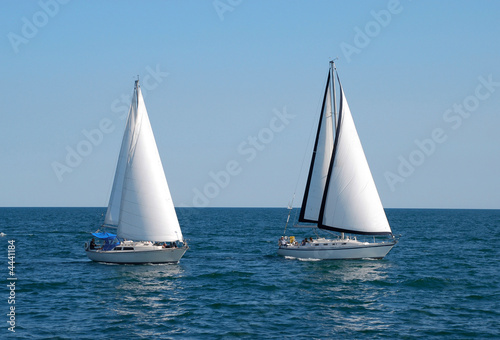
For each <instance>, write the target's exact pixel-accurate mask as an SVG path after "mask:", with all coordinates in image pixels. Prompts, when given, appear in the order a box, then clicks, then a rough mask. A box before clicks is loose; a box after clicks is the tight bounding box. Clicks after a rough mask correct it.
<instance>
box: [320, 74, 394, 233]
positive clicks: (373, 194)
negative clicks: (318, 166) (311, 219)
mask: <svg viewBox="0 0 500 340" xmlns="http://www.w3.org/2000/svg"><path fill="white" fill-rule="evenodd" d="M339 84H340V80H339ZM340 95H341V98H340V112H339V117H338V123H337V126H338V127H337V134H338V136H336V138H337V140H336V143H335V147H334V151H333V160H332V166H331V169H330V174H329V179H328V184H327V188H326V191H325V196H324V198H323V205H322V209H321V210H322V211H321V217H322V221H321V225H320V227H321V228H326V229H332V230H337V231H345V232H352V233H359V234H391V228H390V226H389V222H388V221H387V217H386V215H385V212H384V208H383V206H382V203H381V201H380V197H379V195H378V192H377V188H376V186H375V182H374V181H373V177H372V174H371V172H370V168H369V166H368V162H367V160H366V157H365V153H364V151H363V147H362V146H361V141H360V140H359V136H358V133H357V131H356V127H355V125H354V121H353V118H352V115H351V110H350V109H349V105H348V104H347V100H346V98H345V94H344V91H343V89H342V86H340Z"/></svg>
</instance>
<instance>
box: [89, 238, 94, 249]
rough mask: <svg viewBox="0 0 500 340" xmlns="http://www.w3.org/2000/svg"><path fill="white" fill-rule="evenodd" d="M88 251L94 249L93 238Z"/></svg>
mask: <svg viewBox="0 0 500 340" xmlns="http://www.w3.org/2000/svg"><path fill="white" fill-rule="evenodd" d="M89 248H90V249H95V240H94V238H93V237H92V240H91V241H90V246H89Z"/></svg>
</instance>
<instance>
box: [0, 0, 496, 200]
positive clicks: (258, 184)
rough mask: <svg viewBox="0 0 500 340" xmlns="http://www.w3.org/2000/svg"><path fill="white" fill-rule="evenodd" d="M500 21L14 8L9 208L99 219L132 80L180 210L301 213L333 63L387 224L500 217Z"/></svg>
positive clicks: (198, 9)
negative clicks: (77, 209)
mask: <svg viewBox="0 0 500 340" xmlns="http://www.w3.org/2000/svg"><path fill="white" fill-rule="evenodd" d="M498 22H500V3H499V2H495V1H474V2H472V1H440V2H434V1H403V0H401V1H357V2H352V3H351V2H347V1H311V2H310V1H305V0H304V1H249V0H242V1H238V0H220V1H210V0H208V1H120V2H118V1H77V0H73V1H63V0H40V1H8V2H5V3H3V6H2V11H1V13H0V27H1V31H0V33H1V36H2V39H1V42H0V50H1V56H2V63H0V68H1V75H2V81H1V82H0V87H1V93H2V106H1V108H0V112H1V116H2V124H1V125H0V145H1V146H2V147H1V148H2V149H1V150H2V157H1V158H0V169H1V170H0V171H1V174H2V176H0V188H1V190H0V206H106V205H107V201H108V197H109V193H110V191H111V185H112V179H113V178H112V177H113V174H114V167H115V164H116V160H117V155H118V151H119V147H120V141H121V137H122V132H123V129H124V126H125V120H124V119H123V113H124V112H125V111H126V109H124V108H125V107H127V106H128V105H129V99H128V97H129V96H130V95H131V93H132V90H133V83H134V80H135V78H136V77H137V75H140V78H141V82H142V84H143V85H142V87H143V90H144V96H145V101H146V106H147V108H148V113H149V116H150V120H151V123H152V125H153V131H154V133H155V136H156V140H157V143H158V148H159V151H160V155H161V157H162V161H163V165H164V168H165V173H166V176H167V180H168V182H169V186H170V190H171V193H172V197H173V199H174V203H175V205H176V206H179V207H181V206H186V207H191V206H212V207H213V206H223V207H224V206H257V207H267V206H269V207H284V206H286V205H287V204H288V203H289V202H290V200H291V199H292V197H293V194H294V192H296V198H295V201H294V205H295V206H298V205H300V202H301V199H302V193H303V187H304V185H305V179H306V173H307V166H308V164H309V161H310V153H311V148H312V145H311V143H312V139H313V133H312V131H313V130H314V129H315V124H317V122H316V119H317V116H318V112H319V106H320V101H321V97H322V95H323V93H322V92H323V89H324V83H325V81H326V74H327V70H328V61H329V59H330V58H333V57H338V58H339V60H338V61H337V68H338V70H339V73H340V77H341V80H342V84H343V87H344V90H345V92H346V97H347V100H348V101H349V105H350V107H351V110H352V113H353V116H354V120H355V123H356V126H357V129H358V133H359V135H360V138H361V141H362V143H363V146H364V149H365V153H366V156H367V158H368V162H369V164H370V167H371V170H372V173H373V176H374V179H375V182H376V184H377V187H378V190H379V193H380V196H381V199H382V202H383V204H384V206H385V207H388V208H398V207H409V208H497V209H498V208H500V181H499V179H498V174H499V173H500V153H499V151H498V148H499V145H500V133H499V131H498V130H499V127H500V115H499V107H500V63H499V57H500V44H499V42H498V36H500V25H498Z"/></svg>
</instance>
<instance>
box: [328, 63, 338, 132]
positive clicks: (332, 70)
mask: <svg viewBox="0 0 500 340" xmlns="http://www.w3.org/2000/svg"><path fill="white" fill-rule="evenodd" d="M330 74H331V79H332V81H331V83H330V86H331V92H332V98H331V101H332V103H333V105H332V107H333V119H334V122H335V126H334V127H335V132H336V131H337V98H336V95H335V77H334V76H335V60H330Z"/></svg>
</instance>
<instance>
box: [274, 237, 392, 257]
mask: <svg viewBox="0 0 500 340" xmlns="http://www.w3.org/2000/svg"><path fill="white" fill-rule="evenodd" d="M395 244H396V242H395V241H394V242H383V243H366V242H356V241H355V242H352V241H351V242H349V241H348V242H339V243H336V244H329V245H324V244H322V243H318V242H315V243H308V244H306V245H303V246H302V245H283V246H280V247H279V249H278V255H282V256H289V257H294V258H299V259H317V260H357V259H382V258H384V257H385V256H386V255H387V253H388V252H389V251H390V250H391V249H392V247H393V246H394V245H395Z"/></svg>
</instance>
